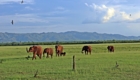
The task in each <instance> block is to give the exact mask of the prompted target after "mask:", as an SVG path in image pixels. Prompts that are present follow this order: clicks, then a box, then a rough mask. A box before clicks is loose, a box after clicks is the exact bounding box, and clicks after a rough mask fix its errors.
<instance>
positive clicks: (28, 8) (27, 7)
mask: <svg viewBox="0 0 140 80" xmlns="http://www.w3.org/2000/svg"><path fill="white" fill-rule="evenodd" d="M25 9H26V10H34V9H33V8H31V7H29V6H26V7H25Z"/></svg>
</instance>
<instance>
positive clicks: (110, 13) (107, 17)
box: [103, 8, 115, 22]
mask: <svg viewBox="0 0 140 80" xmlns="http://www.w3.org/2000/svg"><path fill="white" fill-rule="evenodd" d="M114 15H115V9H114V8H108V9H107V14H106V15H105V16H104V17H103V20H104V21H103V22H107V21H108V20H110V19H111V18H112V17H113V16H114Z"/></svg>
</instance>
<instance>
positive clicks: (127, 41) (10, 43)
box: [0, 40, 140, 46]
mask: <svg viewBox="0 0 140 80" xmlns="http://www.w3.org/2000/svg"><path fill="white" fill-rule="evenodd" d="M103 43H140V40H97V41H55V42H7V43H3V42H2V43H0V46H24V45H56V44H63V45H64V44H103Z"/></svg>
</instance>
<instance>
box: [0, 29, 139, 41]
mask: <svg viewBox="0 0 140 80" xmlns="http://www.w3.org/2000/svg"><path fill="white" fill-rule="evenodd" d="M139 39H140V36H123V35H120V34H106V33H103V34H101V33H96V32H76V31H68V32H61V33H55V32H48V33H7V32H5V33H0V42H32V41H33V42H50V41H95V40H139Z"/></svg>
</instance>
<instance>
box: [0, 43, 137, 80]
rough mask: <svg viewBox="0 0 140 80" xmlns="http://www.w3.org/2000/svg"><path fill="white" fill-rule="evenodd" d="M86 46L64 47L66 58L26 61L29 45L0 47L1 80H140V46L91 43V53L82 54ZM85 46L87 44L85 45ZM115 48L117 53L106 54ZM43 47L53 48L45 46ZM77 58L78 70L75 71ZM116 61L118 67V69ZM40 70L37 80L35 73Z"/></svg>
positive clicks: (133, 44)
mask: <svg viewBox="0 0 140 80" xmlns="http://www.w3.org/2000/svg"><path fill="white" fill-rule="evenodd" d="M83 45H84V44H77V45H63V46H64V51H65V52H66V53H67V54H66V56H61V57H56V56H55V55H54V56H53V58H52V59H51V58H45V57H43V58H42V59H39V58H38V57H37V59H36V60H32V59H31V58H30V59H29V60H27V59H26V58H25V57H27V56H28V55H29V56H31V57H32V53H27V52H26V50H25V48H26V47H29V46H0V80H139V79H140V77H139V75H140V43H124V44H123V43H121V44H120V43H115V44H114V43H112V44H89V45H91V46H92V54H91V55H85V54H82V53H81V48H82V46H83ZM85 45H86V44H85ZM108 45H114V47H115V52H114V53H109V52H108V51H107V48H106V47H107V46H108ZM42 47H43V48H46V47H52V48H54V45H43V46H42ZM73 55H75V62H76V70H75V71H73V70H72V57H73ZM116 62H117V63H118V65H119V66H118V67H116ZM37 70H38V74H37V77H34V74H35V73H36V71H37Z"/></svg>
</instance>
